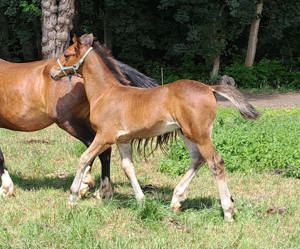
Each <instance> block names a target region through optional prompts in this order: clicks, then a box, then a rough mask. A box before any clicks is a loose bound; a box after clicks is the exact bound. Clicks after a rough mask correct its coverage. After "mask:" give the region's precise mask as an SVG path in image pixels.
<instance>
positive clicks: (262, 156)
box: [160, 108, 300, 178]
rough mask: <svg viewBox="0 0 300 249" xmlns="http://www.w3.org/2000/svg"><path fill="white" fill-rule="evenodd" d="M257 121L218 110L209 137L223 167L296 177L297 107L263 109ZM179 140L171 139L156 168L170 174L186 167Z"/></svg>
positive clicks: (299, 154)
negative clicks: (219, 154) (223, 162)
mask: <svg viewBox="0 0 300 249" xmlns="http://www.w3.org/2000/svg"><path fill="white" fill-rule="evenodd" d="M261 113H262V116H261V118H260V119H259V120H255V121H250V120H246V119H243V118H242V117H241V116H240V115H239V113H238V112H237V111H235V110H233V109H220V111H219V112H218V115H217V119H216V121H215V124H214V130H213V140H214V144H215V145H216V147H217V149H218V151H219V152H220V153H221V155H222V157H223V159H224V161H225V164H226V168H227V169H228V170H229V171H231V172H234V171H240V172H252V171H253V172H261V171H277V172H281V173H282V174H283V175H285V176H291V177H298V178H300V146H299V144H300V136H299V134H300V132H299V131H300V109H296V108H295V109H276V110H272V109H263V110H261ZM189 160H190V159H189V155H188V153H187V151H186V150H185V146H184V144H183V142H182V141H177V142H174V143H173V144H172V146H171V150H170V152H169V155H168V156H165V157H162V159H161V161H160V169H161V171H162V172H167V173H170V174H171V175H179V174H181V173H182V172H184V171H185V170H186V166H185V165H184V164H182V163H181V162H182V161H184V162H185V164H186V165H187V164H188V163H189Z"/></svg>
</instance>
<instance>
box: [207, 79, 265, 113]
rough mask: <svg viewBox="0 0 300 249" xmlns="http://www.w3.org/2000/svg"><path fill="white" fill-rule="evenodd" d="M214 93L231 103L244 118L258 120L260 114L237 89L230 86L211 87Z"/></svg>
mask: <svg viewBox="0 0 300 249" xmlns="http://www.w3.org/2000/svg"><path fill="white" fill-rule="evenodd" d="M211 88H212V90H213V92H214V93H217V94H219V95H221V96H223V97H225V98H226V99H228V100H230V102H231V103H232V104H233V105H234V106H235V107H236V108H237V109H238V110H239V112H240V113H241V114H242V116H243V117H245V118H249V119H257V118H258V117H259V116H260V113H259V112H258V111H257V110H256V109H255V108H254V107H253V106H252V105H251V104H250V103H248V102H247V100H246V99H245V97H244V96H243V95H242V93H241V92H239V91H238V90H237V89H236V88H235V87H233V86H230V85H215V86H211Z"/></svg>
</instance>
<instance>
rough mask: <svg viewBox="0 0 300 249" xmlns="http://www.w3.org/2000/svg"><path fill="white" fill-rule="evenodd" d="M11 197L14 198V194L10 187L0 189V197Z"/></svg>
mask: <svg viewBox="0 0 300 249" xmlns="http://www.w3.org/2000/svg"><path fill="white" fill-rule="evenodd" d="M12 196H16V195H15V194H14V187H13V186H10V187H1V188H0V197H5V198H6V197H12Z"/></svg>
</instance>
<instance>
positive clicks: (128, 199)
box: [113, 182, 218, 211]
mask: <svg viewBox="0 0 300 249" xmlns="http://www.w3.org/2000/svg"><path fill="white" fill-rule="evenodd" d="M114 185H115V186H116V187H118V186H122V187H123V186H128V187H130V188H131V185H130V183H127V182H118V183H114ZM141 187H142V189H143V191H144V193H145V195H146V199H148V200H155V201H157V202H159V203H161V204H162V205H164V206H170V204H171V199H172V196H173V188H170V187H158V186H154V185H141ZM187 194H188V193H187ZM113 198H114V200H115V201H117V207H118V208H124V207H125V208H131V207H132V206H134V205H135V204H136V200H135V198H134V196H133V194H132V195H126V194H122V193H114V197H113ZM216 202H218V200H217V199H216V198H213V197H196V198H193V199H191V198H189V197H187V199H186V200H185V201H184V202H183V205H182V211H186V210H204V209H210V208H213V206H214V205H215V203H216Z"/></svg>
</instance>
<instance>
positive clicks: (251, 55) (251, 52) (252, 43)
mask: <svg viewBox="0 0 300 249" xmlns="http://www.w3.org/2000/svg"><path fill="white" fill-rule="evenodd" d="M262 10H263V1H260V2H258V3H257V4H256V12H255V14H256V15H255V19H254V20H253V21H252V23H251V27H250V33H249V40H248V49H247V56H246V60H245V66H246V67H251V66H252V65H253V63H254V59H255V53H256V45H257V37H258V30H259V23H260V18H261V13H262Z"/></svg>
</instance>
